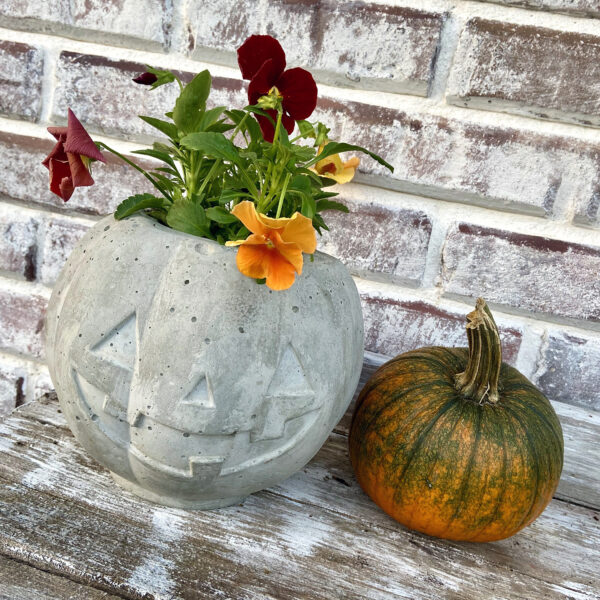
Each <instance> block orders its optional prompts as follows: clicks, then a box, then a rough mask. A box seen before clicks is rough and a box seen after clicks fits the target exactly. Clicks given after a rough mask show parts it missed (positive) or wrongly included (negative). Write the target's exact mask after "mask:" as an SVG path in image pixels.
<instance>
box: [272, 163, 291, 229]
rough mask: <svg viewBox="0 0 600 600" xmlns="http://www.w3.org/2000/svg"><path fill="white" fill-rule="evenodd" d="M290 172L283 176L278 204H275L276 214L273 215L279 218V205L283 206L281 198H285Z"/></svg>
mask: <svg viewBox="0 0 600 600" xmlns="http://www.w3.org/2000/svg"><path fill="white" fill-rule="evenodd" d="M291 176H292V174H291V173H288V174H287V175H286V176H285V181H284V182H283V187H282V188H281V196H279V204H278V205H277V214H276V215H275V218H276V219H279V215H280V214H281V207H282V206H283V199H284V198H285V192H286V191H287V186H288V183H289V182H290V178H291Z"/></svg>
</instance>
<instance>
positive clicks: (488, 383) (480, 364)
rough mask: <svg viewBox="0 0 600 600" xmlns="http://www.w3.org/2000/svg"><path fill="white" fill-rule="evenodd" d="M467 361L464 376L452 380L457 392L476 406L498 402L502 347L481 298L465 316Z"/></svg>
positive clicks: (494, 325)
mask: <svg viewBox="0 0 600 600" xmlns="http://www.w3.org/2000/svg"><path fill="white" fill-rule="evenodd" d="M467 320H468V323H467V337H468V339H469V361H468V362H467V368H466V369H465V371H464V372H463V373H459V374H458V375H456V377H455V383H456V389H457V390H458V391H459V392H460V393H461V394H463V395H465V396H467V397H469V398H472V399H473V400H475V402H477V403H478V404H483V403H484V401H486V400H487V401H488V402H490V403H491V404H496V402H498V400H499V399H500V395H499V393H498V381H499V379H500V368H501V366H502V347H501V344H500V335H499V334H498V327H497V326H496V322H495V321H494V317H493V316H492V313H491V312H490V309H489V308H488V306H487V304H486V303H485V300H484V299H483V298H478V299H477V304H476V306H475V310H474V311H473V312H471V313H469V314H468V315H467Z"/></svg>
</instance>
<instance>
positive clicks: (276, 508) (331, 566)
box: [0, 361, 600, 600]
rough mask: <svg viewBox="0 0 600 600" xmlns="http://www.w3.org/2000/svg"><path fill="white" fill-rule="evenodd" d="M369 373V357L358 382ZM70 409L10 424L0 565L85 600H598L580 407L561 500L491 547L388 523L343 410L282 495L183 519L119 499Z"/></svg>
mask: <svg viewBox="0 0 600 600" xmlns="http://www.w3.org/2000/svg"><path fill="white" fill-rule="evenodd" d="M372 370H373V365H372V361H370V362H369V361H367V364H366V368H365V370H364V372H363V377H361V380H362V379H364V378H365V377H366V376H367V374H368V373H369V371H371V372H372ZM59 411H60V409H59V406H58V404H57V403H56V402H55V401H54V400H52V399H51V398H45V399H43V400H42V401H41V402H36V403H31V404H29V405H25V406H23V407H21V408H20V409H19V410H18V411H15V412H14V413H13V414H12V415H11V416H10V417H9V418H7V419H6V420H5V421H4V422H2V423H0V555H4V557H5V559H4V560H6V557H9V558H10V559H17V560H19V561H20V565H22V564H23V563H25V564H27V565H30V567H26V569H31V568H32V567H35V568H36V569H34V570H33V571H31V573H34V574H35V575H39V576H40V577H42V578H43V577H45V576H48V577H53V576H54V575H51V573H52V574H55V575H56V576H60V577H59V578H58V579H60V580H61V581H62V580H64V581H65V582H67V581H68V582H70V583H72V584H73V585H74V586H77V585H84V586H90V587H92V588H94V590H95V592H94V593H97V594H100V595H99V596H94V595H92V594H90V595H88V596H81V597H85V598H88V597H89V598H94V599H95V598H96V597H98V598H102V597H104V596H102V593H103V592H106V593H109V594H113V595H115V596H117V597H122V598H156V599H163V598H164V599H167V598H185V599H187V598H193V599H195V598H215V597H224V598H236V599H237V598H248V599H250V598H252V599H258V598H261V599H262V598H286V599H288V598H290V599H295V598H298V599H300V598H311V599H312V598H315V599H319V598H323V599H327V600H332V599H336V598H353V599H354V598H370V599H375V598H377V599H380V598H381V599H387V598H407V599H408V598H410V599H433V598H436V599H437V598H449V599H453V600H454V599H456V600H458V599H464V600H467V599H468V600H472V599H482V600H487V599H490V600H491V599H513V598H515V599H517V598H522V599H527V600H531V599H532V598H544V599H546V598H548V599H555V598H556V599H558V598H572V599H576V600H584V599H585V600H591V599H597V598H599V592H598V591H599V590H600V578H599V576H598V565H599V564H600V544H599V541H600V527H599V526H600V522H599V520H598V519H600V515H599V513H598V512H597V510H594V509H593V508H590V506H591V507H594V506H595V507H597V506H598V495H599V494H598V490H599V479H598V476H597V475H598V471H597V466H596V465H595V463H594V460H593V458H594V456H595V455H596V450H595V448H597V444H598V442H599V441H600V424H599V423H598V418H597V415H595V414H592V413H587V412H586V411H582V410H581V409H575V408H574V407H565V406H564V405H563V406H559V407H558V410H557V412H558V413H559V417H560V418H561V421H562V423H563V427H564V428H565V443H566V448H567V451H566V453H567V457H570V458H568V459H567V460H566V464H565V472H564V475H563V476H564V477H565V483H564V489H562V490H561V488H559V492H558V493H557V498H563V499H562V500H561V499H555V500H553V501H552V502H551V504H550V505H549V507H548V509H547V510H546V511H545V512H544V514H543V515H542V516H541V517H540V518H539V519H538V520H537V521H535V522H534V523H533V524H532V525H531V526H530V527H528V528H526V529H525V530H523V531H522V532H520V533H519V534H517V535H516V536H514V537H512V538H510V539H508V540H503V541H501V542H495V543H491V544H465V543H462V544H461V543H456V542H446V541H443V540H436V539H433V538H428V537H426V536H424V535H421V534H418V533H415V532H410V531H408V530H406V529H404V528H403V527H401V526H400V525H399V524H397V523H396V522H394V521H393V520H391V519H390V518H389V517H387V515H385V514H384V513H383V512H381V511H380V510H379V509H378V508H377V507H376V506H375V505H374V504H373V503H372V502H371V500H370V499H369V498H368V497H367V496H366V495H365V494H364V493H363V492H362V490H361V489H360V488H359V486H358V484H357V483H356V480H355V479H354V476H353V474H352V471H351V467H350V464H349V461H348V457H347V449H346V448H347V438H346V435H345V433H346V431H347V423H348V419H349V417H348V415H346V417H345V418H344V420H342V422H341V423H340V425H339V426H338V428H337V430H336V432H334V433H333V434H332V435H331V436H330V438H329V440H328V441H327V443H326V444H325V446H324V447H323V448H322V450H321V451H320V452H319V454H318V455H317V456H316V457H315V458H314V459H313V460H312V461H311V462H310V463H309V464H308V465H307V466H306V467H305V468H304V469H303V470H302V471H300V472H299V473H297V474H296V475H294V476H293V477H291V478H289V479H288V480H286V481H285V482H283V483H282V484H280V485H279V486H276V487H274V488H272V489H270V490H267V491H263V492H260V493H258V494H254V495H252V496H251V497H249V498H248V499H246V501H245V502H244V503H243V504H242V505H240V506H236V507H231V508H228V509H221V510H218V511H209V512H186V511H183V510H178V509H170V508H164V507H159V506H156V505H153V504H149V503H147V502H144V501H141V500H139V499H138V498H136V497H134V496H132V495H131V494H128V493H127V492H125V491H123V490H121V489H120V488H119V487H118V486H116V485H115V484H114V483H113V481H112V479H111V478H110V475H109V474H108V472H107V471H106V470H105V469H103V468H102V467H100V466H99V465H97V464H96V463H95V462H94V461H93V460H92V459H91V458H90V457H88V456H87V454H86V453H85V451H84V450H83V449H82V448H81V447H80V446H79V444H78V443H77V442H76V441H75V439H74V438H73V437H72V435H71V433H70V431H69V430H68V428H67V427H66V424H65V422H64V419H63V418H62V415H61V413H60V412H59ZM586 469H587V471H586ZM565 500H569V502H567V501H565ZM572 502H576V504H574V503H572ZM582 504H583V505H584V506H581V505H582ZM9 564H10V563H9ZM37 569H43V571H38V570H37ZM29 573H30V571H26V572H24V574H23V577H25V578H26V577H29V576H30V575H29ZM41 573H43V575H40V574H41ZM1 574H2V567H1V566H0V575H1ZM13 579H14V577H13ZM0 580H3V578H1V577H0ZM16 581H17V583H18V582H19V580H18V579H17V580H16ZM65 585H67V584H66V583H65ZM33 589H35V587H34V588H33ZM50 589H51V588H50ZM58 589H60V588H58ZM65 589H68V588H65ZM83 589H86V588H83ZM65 593H66V592H65ZM8 597H11V596H8ZM12 597H14V598H20V597H19V596H18V595H16V594H13V595H12ZM31 597H32V598H38V597H46V596H43V595H32V596H31ZM48 597H52V596H48ZM66 597H69V596H66ZM106 597H110V596H106Z"/></svg>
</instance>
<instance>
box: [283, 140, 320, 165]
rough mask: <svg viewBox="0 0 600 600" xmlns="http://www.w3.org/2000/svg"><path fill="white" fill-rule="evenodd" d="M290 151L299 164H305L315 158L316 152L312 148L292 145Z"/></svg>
mask: <svg viewBox="0 0 600 600" xmlns="http://www.w3.org/2000/svg"><path fill="white" fill-rule="evenodd" d="M288 150H289V151H290V152H291V153H292V155H293V156H294V158H295V159H296V161H297V162H302V163H303V162H305V161H307V160H310V159H311V158H313V157H314V155H315V152H316V150H315V149H314V148H311V147H310V146H300V145H298V144H292V145H291V146H290V148H288Z"/></svg>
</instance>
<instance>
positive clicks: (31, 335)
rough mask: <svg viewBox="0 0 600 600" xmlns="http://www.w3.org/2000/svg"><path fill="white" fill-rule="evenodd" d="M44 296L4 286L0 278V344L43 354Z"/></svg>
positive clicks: (26, 352)
mask: <svg viewBox="0 0 600 600" xmlns="http://www.w3.org/2000/svg"><path fill="white" fill-rule="evenodd" d="M46 304H47V301H46V298H44V297H43V296H40V295H38V294H36V293H35V292H31V293H26V292H22V291H15V290H12V289H7V288H5V287H4V286H3V285H2V281H0V348H2V349H6V350H9V351H12V352H18V353H20V354H24V355H29V356H33V357H35V358H43V356H44V339H43V331H44V317H45V314H46Z"/></svg>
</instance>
